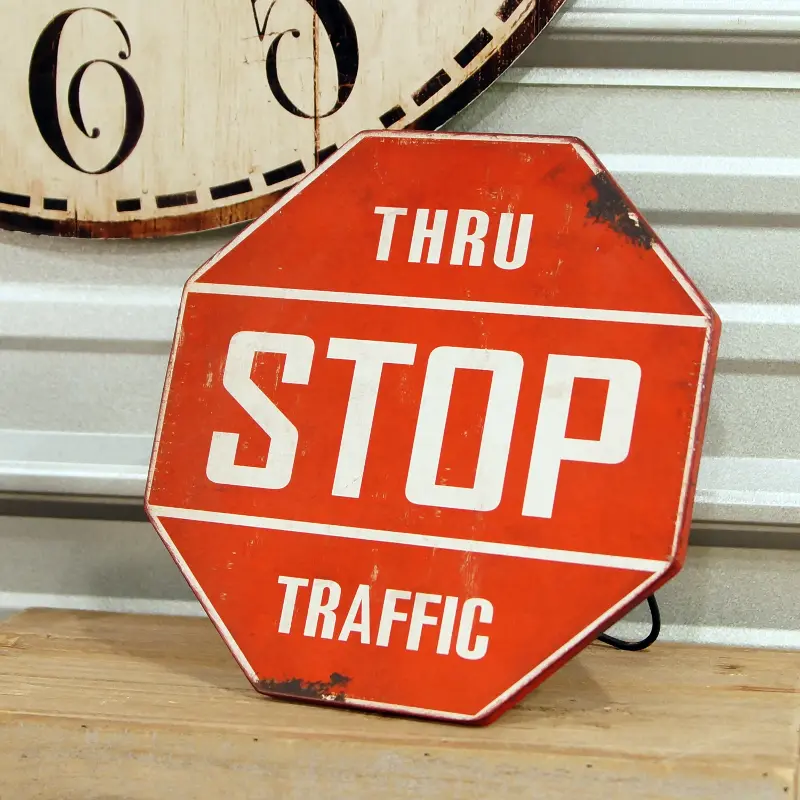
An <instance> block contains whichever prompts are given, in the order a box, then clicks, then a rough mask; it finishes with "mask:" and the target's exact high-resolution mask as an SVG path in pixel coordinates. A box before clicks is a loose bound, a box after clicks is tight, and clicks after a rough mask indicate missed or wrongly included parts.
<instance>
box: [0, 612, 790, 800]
mask: <svg viewBox="0 0 800 800" xmlns="http://www.w3.org/2000/svg"><path fill="white" fill-rule="evenodd" d="M421 679H424V676H421ZM799 730H800V653H790V652H767V651H748V650H738V649H718V648H705V647H689V646H675V645H666V644H657V645H656V646H654V647H653V648H652V649H651V650H650V651H647V652H645V653H640V654H624V653H619V652H616V651H613V650H611V649H608V648H605V647H603V646H599V645H597V646H595V645H593V646H591V647H590V648H588V649H587V650H586V651H584V652H583V653H582V654H581V655H580V656H579V657H578V658H576V659H575V660H574V661H572V662H571V663H570V664H568V665H567V666H566V667H565V668H564V669H562V670H561V671H560V672H559V673H557V674H556V675H555V676H554V677H553V678H551V679H550V680H549V681H548V682H546V683H545V684H544V685H543V686H541V687H540V688H539V689H538V690H536V691H535V692H534V693H533V694H531V695H530V696H529V697H528V698H527V699H526V700H525V702H524V703H523V704H522V705H521V706H519V707H518V708H516V709H513V710H512V711H510V712H509V713H508V714H507V715H506V716H504V717H503V718H501V720H499V721H498V722H497V723H496V724H494V725H492V726H490V727H487V728H461V727H456V726H448V725H442V724H434V723H426V722H415V721H410V720H399V719H391V718H387V717H382V716H378V715H365V714H362V713H357V712H352V713H351V712H345V711H336V710H331V709H324V708H313V707H308V706H300V705H295V704H291V703H286V702H277V701H270V700H268V699H266V698H263V697H261V696H259V695H257V694H256V693H255V692H254V691H253V690H252V689H251V688H250V686H249V685H248V684H247V682H246V680H245V679H244V677H243V676H242V675H241V673H240V672H239V670H238V668H237V667H236V665H235V663H234V662H233V659H232V658H231V657H230V655H229V654H228V653H227V651H226V650H225V648H224V646H223V644H222V642H221V641H220V639H219V637H218V636H217V635H216V633H215V632H214V630H213V628H212V627H211V625H210V624H209V623H208V622H207V621H205V620H197V619H178V618H165V617H136V616H123V615H112V614H94V613H81V612H61V611H59V612H56V611H47V610H32V611H28V612H25V613H22V614H19V615H17V616H14V617H12V618H10V619H8V620H6V621H5V622H4V623H2V625H0V798H2V799H3V800H7V799H9V798H14V800H27V799H28V798H37V799H38V798H43V799H44V798H47V799H48V800H49V798H53V800H55V799H56V798H58V800H72V798H75V800H78V798H80V800H100V798H103V800H110V799H111V798H114V799H115V800H117V799H121V798H126V799H127V798H130V799H131V800H144V799H145V798H148V799H149V798H159V800H160V799H161V798H165V797H175V798H184V797H187V798H188V797H219V796H223V795H225V796H227V797H231V798H234V797H236V798H238V797H248V798H251V797H253V798H256V797H258V798H261V797H263V798H273V797H274V798H287V799H288V798H307V797H308V796H309V795H310V794H311V793H316V795H317V796H318V797H321V798H326V799H327V798H339V797H342V798H367V797H374V796H376V795H378V794H380V796H381V797H382V798H387V800H388V798H400V797H426V798H427V797H437V798H438V797H442V798H444V797H447V798H505V797H514V798H525V797H531V798H534V797H535V798H537V800H543V799H546V798H573V797H575V798H577V797H580V798H617V797H619V798H629V797H635V798H725V800H732V799H733V798H742V799H743V800H760V798H784V799H785V798H790V799H791V800H797V798H798V796H800V795H798V763H799V761H800V733H799Z"/></svg>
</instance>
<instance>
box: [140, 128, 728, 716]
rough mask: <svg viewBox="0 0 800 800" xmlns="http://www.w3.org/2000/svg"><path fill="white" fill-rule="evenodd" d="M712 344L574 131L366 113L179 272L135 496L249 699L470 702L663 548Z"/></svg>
mask: <svg viewBox="0 0 800 800" xmlns="http://www.w3.org/2000/svg"><path fill="white" fill-rule="evenodd" d="M718 335H719V322H718V320H717V318H716V316H715V314H714V312H713V310H712V309H711V307H710V306H709V304H708V303H707V302H706V301H705V300H704V299H703V298H702V297H701V295H700V294H699V292H698V291H697V289H696V288H695V287H694V286H693V285H692V284H691V282H690V281H689V279H688V278H687V277H686V275H684V273H683V272H682V271H681V269H680V268H679V267H678V266H677V264H676V263H675V262H674V261H673V259H672V258H671V257H670V255H669V254H668V253H667V251H666V250H665V249H664V247H663V245H662V244H661V242H660V241H659V240H658V238H657V237H656V236H655V235H654V233H653V232H652V230H651V229H650V228H649V227H648V226H647V224H646V223H645V222H644V221H643V220H642V218H641V217H640V216H639V214H638V213H637V212H636V211H635V210H634V209H633V207H632V206H631V204H630V203H629V201H628V200H627V198H625V196H624V195H623V194H622V193H621V191H620V190H619V188H618V187H617V186H616V184H615V183H614V181H613V180H612V179H611V178H610V177H609V175H608V173H607V172H606V171H605V170H604V169H603V167H602V165H601V164H600V163H599V162H598V161H597V159H596V158H595V156H594V155H593V154H592V153H591V152H590V151H589V150H588V149H587V148H586V147H585V146H584V145H583V144H582V143H580V142H579V141H577V140H574V139H566V138H548V137H501V136H478V135H452V134H449V135H448V134H389V133H380V134H364V135H361V136H358V137H356V138H355V139H353V140H352V141H351V142H350V143H349V144H348V145H347V146H345V147H343V148H342V149H341V150H340V151H339V152H338V153H337V154H336V155H335V156H333V157H332V158H331V159H330V160H329V161H327V162H326V163H325V164H324V165H323V166H322V167H320V168H319V169H318V170H317V171H316V172H315V173H314V174H312V175H311V176H309V178H308V179H307V180H305V181H304V182H303V183H301V184H300V185H298V186H297V187H296V188H295V189H294V190H293V191H291V192H290V193H289V194H287V195H286V196H285V198H284V199H283V200H282V201H281V202H280V203H279V204H278V205H276V206H275V207H274V208H273V209H271V210H270V211H269V212H268V213H267V214H266V215H265V216H263V217H262V218H261V219H260V220H259V221H258V222H256V223H255V224H253V225H252V226H251V227H249V228H248V229H247V230H246V231H245V232H244V233H242V234H241V235H240V236H239V237H238V238H237V239H235V240H234V241H233V242H232V243H231V244H230V245H229V246H228V247H226V248H225V249H224V250H222V251H221V252H220V253H219V254H217V255H216V256H215V257H214V258H212V259H211V261H209V262H208V263H207V264H206V265H205V266H204V267H203V268H202V269H200V271H199V272H197V274H195V275H194V276H193V277H192V279H191V280H190V281H189V283H188V284H187V286H186V290H185V292H184V296H183V303H182V306H181V311H180V319H179V324H178V333H177V336H176V343H175V347H174V350H173V353H172V359H171V363H170V368H169V376H168V380H167V387H166V390H165V395H164V402H163V406H162V410H161V418H160V421H159V426H158V434H157V442H156V449H155V452H154V457H153V461H152V465H151V474H150V480H149V484H148V490H147V509H148V513H149V515H150V518H151V520H152V521H153V524H154V525H155V527H156V528H157V530H158V531H159V533H160V535H161V537H162V538H163V540H164V542H165V543H166V545H167V547H168V548H169V550H170V552H171V553H172V555H173V557H174V558H175V560H176V562H177V563H178V565H179V566H180V568H181V570H182V571H183V574H184V575H185V576H186V578H187V580H188V581H189V583H190V584H191V586H192V588H193V589H194V591H195V593H196V594H197V596H198V598H199V599H200V601H201V602H202V604H203V606H204V608H205V609H206V611H207V612H208V614H209V616H210V617H211V619H212V620H213V621H214V623H215V625H216V626H217V628H218V629H219V631H220V633H221V634H222V636H223V637H224V639H225V641H226V642H227V644H228V646H229V647H230V649H231V650H232V652H233V654H234V656H235V657H236V659H237V661H238V662H239V664H240V665H241V667H242V668H243V669H244V671H245V673H246V674H247V676H248V677H249V678H250V680H251V681H252V682H253V684H254V685H255V687H256V688H257V689H258V690H259V691H262V692H265V693H267V694H272V695H281V696H289V697H293V698H307V699H310V700H315V701H319V702H327V703H334V704H344V705H350V706H355V707H358V708H368V709H379V710H386V711H396V712H402V713H407V714H413V715H421V716H430V717H436V718H440V719H449V720H456V721H464V722H468V721H471V722H474V721H487V720H489V719H491V718H493V717H494V716H496V715H497V714H498V713H499V712H500V711H502V710H503V708H504V707H506V706H508V705H509V704H510V703H513V702H514V701H515V700H516V699H517V698H518V697H519V696H520V695H521V694H523V693H525V692H527V691H528V690H530V689H531V688H532V687H533V686H534V685H536V684H537V683H538V682H540V681H541V680H542V679H543V678H544V677H546V676H547V675H548V674H549V673H550V672H552V671H553V670H554V669H556V668H557V667H558V666H559V665H560V664H562V663H563V662H564V661H566V660H567V659H568V658H570V657H571V656H572V655H574V654H575V652H577V651H578V650H579V649H580V648H581V647H583V646H585V645H586V644H587V643H588V642H590V641H591V640H592V639H593V638H594V637H595V636H596V635H597V634H598V633H599V632H600V631H602V630H603V629H604V628H605V627H607V626H608V625H609V624H610V623H611V622H612V621H613V620H615V619H616V618H618V617H619V616H621V615H622V614H623V613H624V612H625V611H626V610H628V609H629V608H630V607H631V606H632V605H634V604H636V603H637V602H639V601H640V600H642V599H643V598H644V597H645V596H646V595H647V594H649V593H651V592H653V591H654V590H655V589H656V588H657V587H658V586H660V585H661V584H663V583H664V582H665V581H666V580H668V579H669V578H670V577H672V576H673V575H674V574H675V573H676V572H677V571H678V569H679V568H680V566H681V564H682V561H683V558H684V554H685V549H686V541H687V535H688V526H689V523H690V518H691V506H692V499H693V492H694V483H695V475H696V471H697V466H698V457H699V452H700V442H701V438H702V429H703V425H704V421H705V412H706V403H707V399H708V393H709V388H710V379H711V374H712V370H713V363H714V358H715V352H716V342H717V339H718Z"/></svg>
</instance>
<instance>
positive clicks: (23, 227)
mask: <svg viewBox="0 0 800 800" xmlns="http://www.w3.org/2000/svg"><path fill="white" fill-rule="evenodd" d="M564 2H565V0H537V2H536V5H535V6H534V7H533V9H531V10H530V11H529V12H528V14H527V16H526V17H525V18H524V19H523V20H522V21H521V22H520V24H519V25H518V26H517V27H516V29H515V30H514V32H513V33H512V34H511V36H509V38H508V39H507V40H506V41H505V42H504V43H503V44H502V45H501V46H500V47H498V49H497V50H496V51H495V52H494V53H493V54H492V56H491V57H490V58H488V59H487V60H486V62H485V63H484V64H483V66H481V67H480V68H479V69H478V70H476V71H475V72H474V73H473V74H472V75H471V76H470V77H469V78H468V79H467V80H466V81H464V82H463V83H461V84H460V85H459V86H458V87H456V88H455V89H454V90H453V91H452V92H450V94H448V95H447V96H446V97H444V98H443V99H442V100H441V101H440V102H438V103H436V104H435V105H434V106H433V107H432V108H430V109H429V110H428V111H426V112H425V113H424V114H423V115H422V116H421V117H419V118H418V119H417V120H416V121H415V122H413V123H412V124H410V125H408V126H406V127H405V128H403V129H402V130H409V131H410V130H418V131H430V130H436V129H437V128H439V127H441V126H442V125H444V124H445V123H446V122H447V121H448V120H450V119H452V118H453V117H454V116H455V115H456V114H458V113H459V112H460V111H462V110H463V109H464V108H466V106H468V105H469V104H470V103H471V102H472V101H473V100H475V99H476V98H477V97H478V96H479V95H480V94H481V93H482V92H483V91H484V90H485V89H486V88H488V87H489V86H490V85H491V84H492V83H494V82H495V81H496V80H497V78H499V77H500V75H502V74H503V72H505V70H506V69H508V67H509V66H511V64H512V63H513V62H514V61H515V60H516V59H517V58H518V57H519V56H520V55H521V54H522V52H523V51H524V50H525V49H526V48H527V47H528V46H529V45H530V44H532V43H533V41H534V40H535V39H536V37H537V36H538V35H539V34H540V33H541V31H542V30H543V29H544V28H545V26H546V25H547V24H548V23H549V22H550V21H551V20H552V19H553V17H554V16H555V15H556V14H557V13H558V11H559V10H560V8H561V7H562V5H563V3H564ZM542 6H544V8H542ZM341 144H344V143H343V142H342V143H341ZM334 149H335V148H334ZM321 154H322V151H320V155H321ZM303 174H307V172H304V173H303ZM290 188H291V187H287V188H286V189H282V190H279V191H275V192H270V193H269V194H264V195H261V196H259V197H256V198H253V199H251V200H246V201H243V202H241V203H233V204H231V205H227V206H221V207H218V208H211V209H207V210H205V211H198V212H194V213H188V214H181V215H180V216H168V217H157V218H149V219H138V220H119V221H116V220H92V221H89V220H80V219H77V218H67V219H58V220H55V219H47V218H42V217H36V216H33V215H30V214H25V213H22V212H15V211H5V210H3V211H0V228H3V229H6V230H15V231H21V232H25V233H32V234H39V235H49V236H64V237H73V238H79V239H155V238H164V237H167V236H173V235H177V234H190V233H200V232H203V231H208V230H213V229H217V228H224V227H227V226H230V225H236V224H240V223H245V222H249V221H252V220H254V219H256V218H258V217H259V216H261V215H262V214H263V213H264V212H265V211H267V209H269V208H270V206H272V205H273V204H274V203H275V202H276V201H277V200H279V199H280V197H281V196H282V195H283V194H285V193H286V192H287V191H288V190H289V189H290Z"/></svg>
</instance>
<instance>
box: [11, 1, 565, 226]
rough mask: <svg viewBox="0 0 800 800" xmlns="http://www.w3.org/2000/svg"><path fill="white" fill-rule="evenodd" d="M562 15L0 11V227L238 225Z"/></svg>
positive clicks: (31, 6)
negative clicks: (336, 155) (347, 146)
mask: <svg viewBox="0 0 800 800" xmlns="http://www.w3.org/2000/svg"><path fill="white" fill-rule="evenodd" d="M88 2H90V3H92V0H88ZM562 2H563V0H437V1H436V2H433V0H94V2H93V3H92V4H91V5H86V6H79V5H77V4H74V3H71V2H67V0H36V1H35V2H31V0H2V9H0V21H2V22H4V23H5V24H3V25H2V26H0V74H2V76H3V106H4V108H3V118H2V122H0V137H1V138H0V147H1V148H2V150H1V151H0V152H2V158H0V225H3V226H5V227H13V228H20V229H24V230H31V231H38V232H44V233H56V234H61V235H75V236H101V237H120V236H121V237H138V236H160V235H167V234H170V233H180V232H188V231H197V230H203V229H207V228H214V227H218V226H220V225H226V224H230V223H233V222H239V221H243V220H247V219H252V218H254V217H256V216H258V215H259V214H260V213H261V212H263V211H264V210H265V209H266V208H268V207H269V205H271V203H272V202H273V201H274V200H275V199H276V197H277V196H279V195H280V194H281V193H282V192H283V191H285V190H286V189H287V188H289V187H290V186H291V185H292V184H293V183H295V182H296V181H297V180H299V179H300V178H301V177H302V176H303V175H305V174H306V173H307V172H308V171H309V170H311V169H313V168H314V167H315V166H316V165H317V164H318V163H320V162H321V161H324V159H325V158H326V157H328V156H329V155H330V154H331V153H332V152H334V151H335V150H336V148H337V147H338V146H340V145H342V144H343V143H344V142H345V141H347V140H348V139H349V138H350V137H351V136H353V135H354V134H356V133H357V132H359V131H361V130H368V129H382V128H394V129H397V128H408V127H414V128H424V129H432V128H436V127H438V126H440V125H441V124H442V123H444V122H445V121H446V120H447V119H449V118H450V117H451V116H452V115H453V114H454V113H456V112H457V111H458V110H460V109H461V108H463V106H464V105H466V104H467V103H468V102H470V101H471V100H472V99H473V98H474V97H475V96H477V95H478V94H479V93H480V92H481V91H482V90H483V89H484V88H486V86H488V85H489V84H490V83H491V82H492V81H493V80H494V79H495V78H496V77H497V76H498V75H499V74H500V73H501V72H502V71H503V69H505V68H506V67H507V66H508V64H509V63H510V62H511V61H512V60H513V58H515V57H516V56H517V55H518V54H519V53H520V52H521V51H522V50H523V49H524V48H525V46H526V45H528V44H529V43H530V42H531V41H532V40H533V39H534V38H535V37H536V35H537V34H538V32H539V31H540V30H541V29H542V28H543V27H544V25H545V24H546V23H547V22H548V21H549V20H550V18H551V17H552V16H553V15H554V14H555V12H556V11H557V9H558V7H559V6H560V5H561V4H562Z"/></svg>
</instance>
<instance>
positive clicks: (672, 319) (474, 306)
mask: <svg viewBox="0 0 800 800" xmlns="http://www.w3.org/2000/svg"><path fill="white" fill-rule="evenodd" d="M188 291H189V292H199V293H200V294H224V295H232V296H235V297H265V298H270V299H273V300H306V301H309V302H313V303H343V304H346V305H357V306H385V307H387V308H422V309H429V310H434V311H468V312H473V313H478V314H505V315H507V316H513V317H547V318H549V319H580V320H590V321H593V322H629V323H634V324H637V325H668V326H671V327H686V328H704V327H706V326H707V325H708V320H707V318H706V317H704V316H701V315H699V314H657V313H650V312H647V311H616V310H613V309H606V308H569V307H568V306H534V305H525V304H523V303H490V302H485V301H482V300H454V299H452V298H443V297H406V296H404V295H392V294H361V293H355V292H327V291H321V290H318V289H285V288H280V287H273V286H237V285H234V284H228V283H193V284H192V285H191V286H190V287H189V289H188Z"/></svg>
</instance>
